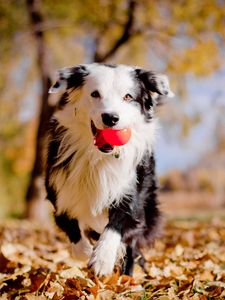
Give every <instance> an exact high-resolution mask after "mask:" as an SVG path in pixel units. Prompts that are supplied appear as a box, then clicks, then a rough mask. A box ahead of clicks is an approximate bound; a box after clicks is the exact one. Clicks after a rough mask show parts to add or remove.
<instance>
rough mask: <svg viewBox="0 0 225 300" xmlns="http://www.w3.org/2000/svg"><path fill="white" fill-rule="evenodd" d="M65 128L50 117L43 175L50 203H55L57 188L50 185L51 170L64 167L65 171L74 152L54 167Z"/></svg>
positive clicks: (58, 156)
mask: <svg viewBox="0 0 225 300" xmlns="http://www.w3.org/2000/svg"><path fill="white" fill-rule="evenodd" d="M66 131H67V129H66V128H65V127H63V126H59V123H58V121H57V120H56V119H52V120H51V122H50V124H49V136H50V137H49V138H50V142H49V145H48V153H47V163H46V177H45V187H46V191H47V199H49V200H50V201H51V202H52V204H53V205H54V206H55V205H56V198H57V190H56V188H54V187H53V186H52V185H50V184H49V181H50V177H51V176H52V172H53V170H55V169H56V168H64V169H65V171H66V169H68V167H69V164H70V162H71V160H72V159H73V157H74V155H75V153H72V154H71V155H70V156H69V157H68V158H67V159H65V160H64V161H63V162H61V163H60V164H59V165H57V166H56V167H55V166H54V165H55V164H56V163H57V161H58V160H59V159H60V154H59V151H58V150H59V147H60V144H61V141H62V138H63V136H64V134H65V132H66Z"/></svg>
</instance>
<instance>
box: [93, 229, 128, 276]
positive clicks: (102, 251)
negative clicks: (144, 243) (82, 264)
mask: <svg viewBox="0 0 225 300" xmlns="http://www.w3.org/2000/svg"><path fill="white" fill-rule="evenodd" d="M121 246H122V244H121V235H120V234H119V233H118V232H116V231H113V230H111V229H106V230H105V231H104V232H103V234H102V235H101V237H100V239H99V241H98V243H97V244H96V247H95V249H94V252H93V254H92V257H91V259H90V262H89V265H90V266H91V267H92V269H93V270H94V272H95V274H96V275H108V274H111V273H112V272H113V268H114V265H115V263H116V260H117V257H118V254H119V250H120V248H121Z"/></svg>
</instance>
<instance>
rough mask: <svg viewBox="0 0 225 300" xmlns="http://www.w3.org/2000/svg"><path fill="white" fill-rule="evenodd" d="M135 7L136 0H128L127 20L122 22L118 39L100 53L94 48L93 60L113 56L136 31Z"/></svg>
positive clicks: (97, 60)
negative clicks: (121, 30)
mask: <svg viewBox="0 0 225 300" xmlns="http://www.w3.org/2000/svg"><path fill="white" fill-rule="evenodd" d="M136 8H137V1H136V0H128V11H127V21H126V23H125V24H124V28H123V32H122V34H121V36H120V37H119V38H118V40H117V41H116V42H115V43H114V45H113V46H112V47H111V49H109V50H108V51H107V52H106V53H104V54H101V53H99V52H98V49H96V51H95V54H94V61H95V62H103V61H105V60H107V59H108V58H110V57H111V56H113V55H114V54H115V53H116V51H117V50H118V49H119V48H120V47H121V46H123V45H124V44H125V43H126V42H127V41H128V40H130V39H131V37H133V36H134V35H135V34H137V33H138V31H136V30H135V28H134V25H135V12H136Z"/></svg>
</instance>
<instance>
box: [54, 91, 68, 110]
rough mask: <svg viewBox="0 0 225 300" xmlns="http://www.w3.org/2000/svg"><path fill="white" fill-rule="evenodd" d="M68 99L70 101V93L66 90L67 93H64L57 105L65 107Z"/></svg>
mask: <svg viewBox="0 0 225 300" xmlns="http://www.w3.org/2000/svg"><path fill="white" fill-rule="evenodd" d="M68 101H69V95H68V93H67V92H65V93H64V94H63V95H62V97H61V99H60V100H59V103H58V105H57V108H58V109H63V108H64V106H65V105H66V104H67V103H68Z"/></svg>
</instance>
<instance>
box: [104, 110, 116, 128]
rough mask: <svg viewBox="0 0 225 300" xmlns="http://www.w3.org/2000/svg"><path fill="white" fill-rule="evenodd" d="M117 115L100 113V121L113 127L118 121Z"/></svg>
mask: <svg viewBox="0 0 225 300" xmlns="http://www.w3.org/2000/svg"><path fill="white" fill-rule="evenodd" d="M119 119H120V118H119V116H118V115H117V114H116V113H112V114H107V113H105V114H102V122H103V123H104V124H105V125H106V126H108V127H113V126H115V125H116V124H117V123H118V122H119Z"/></svg>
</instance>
